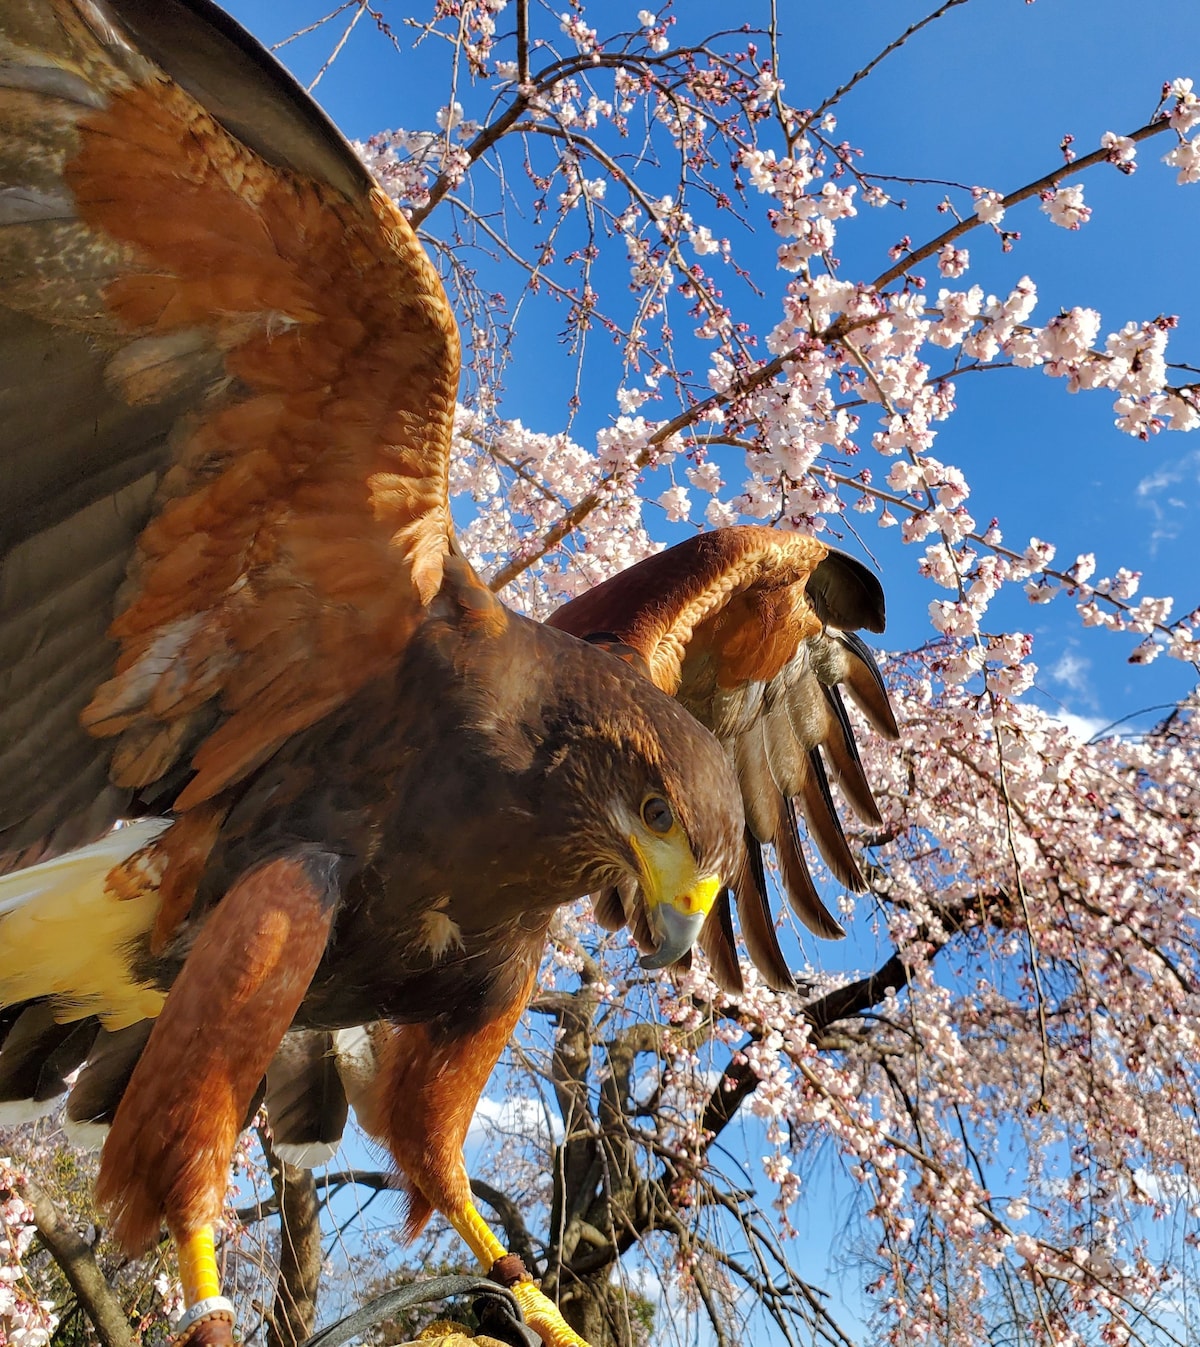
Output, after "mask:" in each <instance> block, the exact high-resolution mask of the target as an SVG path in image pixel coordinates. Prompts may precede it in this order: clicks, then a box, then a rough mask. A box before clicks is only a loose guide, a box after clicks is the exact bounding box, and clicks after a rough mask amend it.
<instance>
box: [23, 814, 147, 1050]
mask: <svg viewBox="0 0 1200 1347" xmlns="http://www.w3.org/2000/svg"><path fill="white" fill-rule="evenodd" d="M167 826H168V825H167V821H166V820H163V819H141V820H138V821H137V822H136V823H132V824H130V825H129V826H127V827H124V828H118V829H116V830H115V831H113V832H111V833H109V834H108V836H107V837H104V838H102V839H101V840H100V841H99V842H94V843H93V844H92V845H91V846H87V847H81V848H80V849H79V850H77V851H71V852H68V853H67V854H66V855H63V856H56V857H55V858H54V859H53V860H49V861H43V862H42V863H41V864H40V865H34V866H31V867H29V868H28V869H25V870H17V871H15V872H13V873H12V874H8V875H4V876H0V1004H4V1005H13V1004H16V1003H19V1002H22V1001H36V1000H48V1001H49V1002H50V1004H51V1005H52V1007H53V1013H54V1018H55V1019H57V1020H59V1021H60V1022H65V1021H71V1020H79V1019H84V1018H86V1017H87V1016H89V1015H96V1016H98V1017H99V1019H100V1020H101V1022H102V1023H103V1024H104V1026H105V1028H108V1029H119V1028H122V1027H124V1026H125V1025H128V1024H133V1023H136V1022H137V1021H138V1020H142V1019H146V1018H148V1017H150V1018H152V1017H153V1016H155V1015H157V1014H158V1012H159V1009H160V1008H161V1006H162V1001H163V996H162V993H161V992H160V991H158V989H157V988H155V987H153V986H151V985H149V984H146V983H144V982H140V981H139V980H137V978H136V977H135V976H134V975H133V974H132V972H131V971H130V968H129V959H128V951H129V949H130V947H131V946H134V945H135V944H136V943H137V942H139V941H140V940H142V939H144V938H145V937H146V935H147V934H148V932H149V931H150V930H151V928H152V927H153V925H154V918H155V915H156V913H157V911H158V905H159V898H158V892H157V884H156V881H155V877H154V875H153V874H152V873H147V874H146V875H145V876H144V880H145V882H144V883H141V884H138V885H135V886H134V891H133V892H131V893H130V894H129V896H125V895H124V894H122V895H120V896H118V895H117V894H114V893H113V892H111V891H110V890H109V889H108V887H107V881H108V878H109V875H110V873H111V872H112V871H113V870H114V869H115V868H116V867H118V866H121V865H123V864H124V863H125V862H127V861H129V860H130V859H131V858H132V857H134V856H135V854H136V853H137V852H139V851H141V850H142V848H143V847H145V846H146V845H147V844H148V843H149V842H151V841H152V840H153V839H154V838H155V837H156V836H158V834H159V833H160V832H162V831H163V829H164V828H165V827H167ZM135 865H136V862H135ZM139 878H142V877H141V876H139Z"/></svg>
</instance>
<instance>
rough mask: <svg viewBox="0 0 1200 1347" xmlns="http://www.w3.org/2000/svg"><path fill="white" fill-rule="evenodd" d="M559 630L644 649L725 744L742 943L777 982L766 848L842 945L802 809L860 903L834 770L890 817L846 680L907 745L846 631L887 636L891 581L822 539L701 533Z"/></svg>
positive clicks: (587, 604)
mask: <svg viewBox="0 0 1200 1347" xmlns="http://www.w3.org/2000/svg"><path fill="white" fill-rule="evenodd" d="M550 622H551V624H552V625H555V626H559V627H562V628H563V629H564V630H567V631H571V632H574V633H575V634H576V635H578V636H583V637H591V636H593V635H594V634H595V633H604V634H605V635H604V640H605V641H607V642H608V643H610V644H612V645H618V644H619V645H621V646H623V647H628V648H630V649H632V650H634V651H636V652H637V653H638V654H640V656H641V657H642V659H643V660H644V661H645V664H646V666H647V668H648V670H649V672H650V676H651V677H652V678H653V680H654V681H655V682H656V683H657V684H658V686H659V687H661V688H663V689H665V690H666V691H669V692H672V693H674V694H675V695H676V696H677V697H678V698H679V700H680V701H681V702H682V703H683V704H684V705H685V706H686V707H687V708H688V710H689V711H691V713H692V714H693V715H694V716H696V718H697V719H698V720H700V721H701V723H703V724H704V725H706V726H707V727H708V728H709V729H710V730H712V731H713V733H714V734H716V735H717V737H718V738H719V739H720V740H721V741H722V742H723V743H724V744H725V746H726V748H727V749H728V751H729V752H730V754H731V756H732V757H733V758H734V761H735V763H736V765H737V768H738V776H739V779H740V781H741V787H742V798H743V803H744V805H745V810H746V821H747V825H748V828H747V849H748V860H747V864H746V866H745V867H744V869H743V873H742V876H741V878H740V879H739V882H738V884H737V886H736V897H737V905H738V916H739V920H740V923H741V927H742V933H743V938H744V939H745V940H746V945H747V949H748V950H749V952H750V956H751V958H752V959H753V960H754V962H755V964H756V965H757V966H758V967H759V969H760V971H762V972H763V973H764V975H765V976H767V978H768V980H769V981H771V982H772V984H773V985H776V986H782V985H791V978H790V974H788V972H787V969H786V965H784V964H783V961H782V955H781V954H780V953H779V945H778V941H777V940H776V938H775V933H774V928H773V926H772V923H771V919H770V913H769V909H768V907H767V901H766V881H765V875H764V873H763V866H762V858H761V856H760V855H759V854H758V853H759V846H760V844H762V845H765V844H771V845H773V846H774V848H775V853H776V858H777V860H778V862H779V867H780V875H781V878H782V881H783V887H784V889H785V892H786V894H787V897H788V900H789V902H790V903H791V905H792V907H793V909H794V911H795V912H796V914H797V916H798V917H799V918H800V919H801V920H802V921H803V922H804V923H805V925H807V926H808V927H809V928H810V929H811V930H812V931H814V932H815V933H816V934H818V935H821V936H824V937H826V938H830V939H836V938H838V937H839V936H841V935H843V934H844V932H843V930H842V927H841V926H840V924H839V923H838V922H837V920H836V919H835V918H834V917H833V915H832V913H830V911H829V910H828V908H827V907H826V906H825V905H824V903H823V902H822V901H821V899H820V897H819V895H818V893H817V890H816V887H815V885H814V883H813V880H812V876H811V874H810V872H809V868H808V864H807V862H806V860H805V857H804V852H803V849H802V847H801V844H800V839H799V835H798V832H797V826H796V815H795V809H794V806H793V801H796V802H797V803H798V804H799V806H800V808H801V810H802V812H803V815H804V819H805V822H806V824H807V830H808V833H809V835H810V837H811V838H812V839H813V841H814V842H815V843H816V845H817V847H818V849H819V850H820V852H821V855H822V857H823V858H824V860H825V862H826V864H827V865H828V866H829V868H830V870H831V871H832V873H833V875H834V877H835V878H836V879H837V880H838V881H839V882H840V883H841V884H843V885H845V886H846V887H847V888H849V889H852V890H854V891H856V892H861V891H862V890H863V889H864V888H865V884H864V882H863V879H862V875H861V873H860V871H859V868H858V865H857V862H856V861H855V858H854V855H853V852H852V851H851V849H850V846H849V844H848V842H847V840H846V837H845V834H844V832H843V830H842V825H841V821H840V819H839V816H838V811H837V807H836V805H835V803H834V800H833V796H832V793H831V791H830V787H829V781H828V778H827V774H826V762H827V763H828V766H829V769H830V770H831V771H832V774H833V777H834V779H835V780H836V781H837V782H838V784H839V785H840V786H841V788H842V789H843V791H844V792H845V795H846V799H847V800H848V802H849V803H850V805H851V807H852V808H853V809H854V811H855V813H856V814H858V815H859V817H860V818H862V819H863V820H864V821H865V822H868V823H872V824H876V825H877V824H878V823H879V822H880V814H879V809H878V806H877V805H876V803H875V800H874V797H873V796H872V794H871V789H870V785H869V783H868V782H867V779H866V776H865V773H864V772H863V768H862V762H861V759H860V758H859V754H858V748H857V745H856V743H855V741H854V734H853V730H852V728H851V725H850V722H849V719H848V717H847V715H846V711H845V707H844V705H843V704H842V700H841V695H840V693H839V690H838V685H839V684H841V685H843V686H844V687H845V688H846V690H847V691H848V692H849V694H850V696H851V697H852V698H853V699H854V701H855V702H856V703H857V704H858V705H859V706H860V707H861V708H862V709H863V711H864V713H865V714H866V716H867V718H868V720H870V721H871V723H872V725H873V726H874V728H875V729H876V730H878V731H879V732H880V733H881V734H883V735H885V736H886V737H889V738H895V737H896V734H897V730H896V722H895V718H894V716H893V714H892V711H891V707H890V704H889V703H888V697H887V690H886V688H885V686H884V684H883V680H882V678H881V677H880V675H879V671H878V669H877V668H876V666H875V663H874V660H873V658H872V656H871V653H870V651H869V650H868V649H867V647H866V646H865V645H864V644H863V643H862V642H861V641H860V640H859V639H858V638H857V637H856V636H853V635H852V634H851V633H849V632H844V631H840V630H837V629H836V628H837V627H838V626H843V625H844V626H862V627H865V628H866V629H868V630H870V631H882V630H883V626H884V601H883V591H882V589H881V587H880V585H879V582H878V581H877V580H876V579H875V577H874V576H873V575H872V574H871V573H870V572H869V571H867V570H866V568H865V567H863V566H862V565H861V564H860V563H859V562H857V561H855V560H854V559H853V558H851V557H848V556H845V555H843V554H842V553H838V552H833V551H830V550H829V549H827V548H826V547H825V546H824V545H823V544H822V543H820V542H818V541H817V540H816V539H813V538H808V537H801V536H798V535H795V534H788V533H781V532H778V531H777V530H774V529H768V528H762V527H759V526H753V525H752V526H745V527H739V528H732V529H720V530H718V531H717V532H715V533H711V534H704V535H700V536H699V537H696V538H694V539H690V540H689V541H688V542H685V543H681V544H679V545H678V546H676V547H673V548H670V549H669V550H668V551H666V552H663V553H661V554H659V555H658V556H655V557H651V558H650V559H649V560H647V561H644V562H642V563H640V564H639V565H638V566H635V567H632V568H631V569H630V570H628V571H625V572H623V573H622V574H621V575H618V576H616V577H614V578H613V579H612V580H609V581H608V582H606V583H605V584H603V585H600V586H598V587H597V588H596V589H594V590H591V591H590V592H589V593H587V594H585V595H582V596H581V597H580V598H578V599H575V600H573V601H572V602H571V603H569V604H567V605H566V606H565V607H564V608H561V609H560V610H559V611H558V612H557V613H555V614H554V616H553V617H552V618H551V619H550ZM602 643H603V642H602ZM626 907H627V909H628V904H627V905H626ZM710 926H711V930H710V931H709V933H708V937H707V938H708V945H706V948H708V946H711V947H712V948H711V949H710V950H709V953H710V957H712V958H713V959H714V966H715V965H716V964H717V962H718V959H719V960H720V961H721V963H722V970H721V976H722V977H723V978H724V979H726V980H728V965H727V954H728V951H726V950H725V948H724V947H723V945H722V940H723V934H722V928H721V923H720V922H719V921H715V922H713V923H710ZM714 951H715V956H716V957H714Z"/></svg>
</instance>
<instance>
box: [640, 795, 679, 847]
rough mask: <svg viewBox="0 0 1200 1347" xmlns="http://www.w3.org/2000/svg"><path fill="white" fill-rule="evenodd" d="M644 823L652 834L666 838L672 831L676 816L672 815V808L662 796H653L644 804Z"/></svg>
mask: <svg viewBox="0 0 1200 1347" xmlns="http://www.w3.org/2000/svg"><path fill="white" fill-rule="evenodd" d="M642 822H643V823H645V825H646V827H647V828H649V829H650V831H651V832H652V833H658V834H659V836H660V837H665V836H666V834H667V833H669V832H670V831H671V827H672V825H673V824H674V822H675V815H674V814H672V813H671V806H670V805H669V804H668V803H667V802H666V800H664V799H663V797H662V796H661V795H651V796H650V797H649V798H648V799H646V800H644V801H643V802H642Z"/></svg>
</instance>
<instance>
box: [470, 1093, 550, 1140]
mask: <svg viewBox="0 0 1200 1347" xmlns="http://www.w3.org/2000/svg"><path fill="white" fill-rule="evenodd" d="M552 1127H553V1132H554V1135H553V1137H552V1138H550V1139H552V1140H553V1141H554V1142H555V1143H558V1142H560V1141H561V1140H562V1123H561V1121H560V1120H559V1119H558V1118H554V1119H553V1120H552ZM514 1133H515V1134H517V1135H519V1136H527V1137H533V1138H535V1139H538V1140H544V1139H547V1119H546V1110H545V1109H544V1108H543V1107H542V1105H541V1103H540V1102H539V1101H538V1100H537V1099H535V1098H534V1097H533V1096H532V1095H510V1096H509V1097H508V1098H507V1099H487V1098H484V1099H481V1100H480V1101H479V1104H478V1105H477V1107H476V1109H475V1116H474V1117H473V1118H472V1119H471V1126H470V1129H469V1130H468V1132H467V1145H472V1144H478V1143H479V1142H482V1141H492V1140H494V1139H495V1138H497V1137H500V1136H512V1135H513V1134H514Z"/></svg>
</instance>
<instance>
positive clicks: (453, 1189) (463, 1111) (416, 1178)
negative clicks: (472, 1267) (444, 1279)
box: [360, 968, 587, 1347]
mask: <svg viewBox="0 0 1200 1347" xmlns="http://www.w3.org/2000/svg"><path fill="white" fill-rule="evenodd" d="M535 971H536V970H535V969H532V968H531V969H530V971H529V976H528V978H527V979H526V980H525V981H524V983H523V984H522V986H521V988H520V989H519V992H518V994H517V995H516V996H515V997H514V998H513V1000H512V1002H511V1004H509V1005H508V1006H506V1007H505V1008H504V1010H503V1012H502V1013H501V1014H500V1015H499V1016H498V1017H497V1018H496V1019H494V1020H492V1021H490V1022H489V1023H487V1024H484V1025H482V1026H480V1027H479V1028H477V1029H475V1030H472V1031H471V1032H469V1033H465V1034H462V1033H455V1034H450V1033H440V1032H439V1031H438V1030H437V1029H436V1028H435V1027H434V1026H431V1025H426V1024H403V1025H395V1026H393V1032H392V1034H391V1036H390V1038H389V1040H388V1042H387V1045H386V1046H385V1047H384V1049H383V1054H384V1060H383V1063H382V1070H381V1072H380V1075H379V1078H378V1086H377V1090H376V1092H375V1096H374V1099H373V1101H372V1105H371V1106H370V1107H369V1108H368V1110H367V1117H366V1118H363V1115H362V1112H361V1111H360V1120H361V1121H363V1122H364V1125H365V1126H366V1127H367V1130H368V1131H370V1132H374V1133H376V1134H377V1135H381V1136H383V1137H385V1138H386V1139H387V1142H388V1145H389V1147H390V1148H391V1152H392V1154H393V1156H395V1158H396V1162H397V1164H399V1166H400V1168H401V1169H402V1170H403V1171H404V1173H405V1175H406V1176H407V1178H408V1180H409V1183H410V1184H411V1191H410V1194H409V1211H408V1231H409V1234H410V1236H411V1235H415V1234H416V1233H417V1232H418V1231H419V1230H420V1229H421V1227H422V1226H423V1225H424V1224H425V1222H426V1221H427V1220H428V1219H429V1215H430V1212H431V1211H433V1210H437V1211H440V1212H441V1213H442V1214H443V1215H444V1216H445V1217H446V1218H447V1220H449V1222H450V1224H451V1225H452V1226H453V1227H454V1228H455V1230H457V1231H458V1233H459V1234H460V1235H461V1236H462V1237H463V1239H464V1240H466V1242H467V1244H468V1245H469V1246H470V1248H471V1252H472V1253H473V1254H474V1255H475V1257H476V1258H478V1259H479V1262H480V1265H481V1266H482V1267H483V1270H484V1271H485V1272H487V1273H490V1274H492V1275H493V1276H494V1277H495V1278H496V1280H498V1281H500V1282H501V1284H502V1285H504V1286H507V1287H508V1288H509V1289H510V1290H511V1291H512V1293H513V1295H514V1296H515V1297H516V1300H517V1303H518V1304H519V1305H520V1307H521V1311H522V1313H523V1314H524V1316H525V1321H526V1323H528V1324H529V1325H530V1327H531V1328H533V1329H534V1331H535V1332H537V1333H538V1334H539V1335H540V1336H541V1338H542V1341H543V1342H544V1343H545V1344H546V1347H587V1343H586V1342H584V1340H583V1339H582V1338H581V1337H580V1336H579V1335H578V1333H576V1332H575V1330H574V1329H573V1328H571V1326H570V1325H569V1324H568V1323H567V1322H566V1320H565V1319H564V1318H563V1317H562V1314H561V1313H560V1311H559V1309H558V1306H557V1305H555V1304H554V1302H553V1301H552V1300H550V1299H549V1298H548V1297H547V1296H545V1295H544V1294H543V1293H542V1292H541V1290H539V1288H538V1286H537V1284H536V1283H535V1282H534V1281H533V1279H532V1277H531V1276H530V1274H529V1272H528V1271H527V1270H526V1269H525V1267H524V1264H523V1263H522V1262H521V1259H520V1258H519V1257H517V1256H516V1255H513V1254H510V1253H509V1252H508V1250H507V1249H506V1248H505V1247H504V1245H503V1244H502V1243H501V1242H500V1240H499V1239H497V1238H496V1236H495V1235H494V1234H493V1233H492V1230H491V1229H490V1227H489V1226H488V1223H487V1222H486V1221H485V1220H484V1219H483V1217H482V1216H481V1215H480V1214H479V1210H478V1208H477V1207H476V1206H475V1204H474V1202H473V1201H472V1200H471V1184H470V1180H469V1179H468V1177H467V1167H466V1164H465V1163H464V1161H463V1153H462V1147H463V1141H464V1140H465V1139H466V1135H467V1128H468V1127H470V1125H471V1118H472V1117H473V1116H474V1113H475V1106H476V1104H478V1102H479V1096H480V1095H481V1094H482V1093H483V1087H484V1086H485V1085H486V1084H487V1081H488V1077H489V1076H490V1075H491V1074H492V1070H493V1068H494V1067H495V1065H496V1062H497V1061H498V1060H499V1058H500V1053H501V1052H502V1051H503V1050H504V1045H505V1044H506V1043H507V1042H508V1040H509V1038H510V1037H511V1035H512V1031H513V1029H514V1028H515V1027H516V1023H517V1021H518V1020H519V1019H520V1018H521V1012H522V1011H523V1010H524V1009H525V1006H526V1004H527V1003H528V1001H529V996H530V993H531V992H532V990H533V979H534V973H535Z"/></svg>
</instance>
